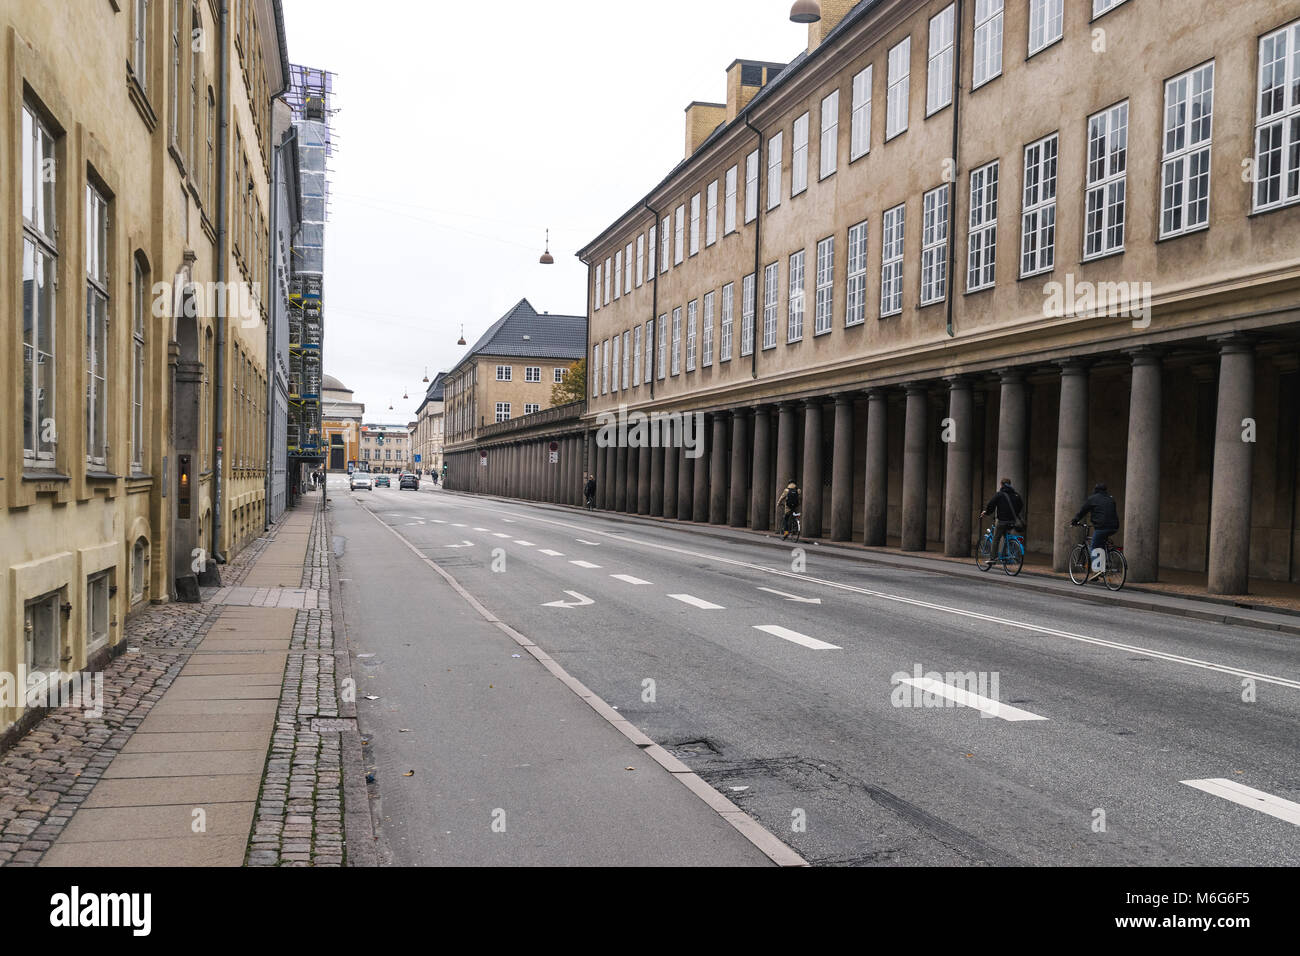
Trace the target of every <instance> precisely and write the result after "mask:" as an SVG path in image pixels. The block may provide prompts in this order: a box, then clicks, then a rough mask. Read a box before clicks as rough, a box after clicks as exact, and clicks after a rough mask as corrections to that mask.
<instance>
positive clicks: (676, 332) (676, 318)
mask: <svg viewBox="0 0 1300 956" xmlns="http://www.w3.org/2000/svg"><path fill="white" fill-rule="evenodd" d="M671 365H672V368H671V371H670V374H671V375H673V376H674V377H676V376H678V375H680V374H682V307H681V306H680V305H679V306H677V308H675V309H673V340H672V360H671Z"/></svg>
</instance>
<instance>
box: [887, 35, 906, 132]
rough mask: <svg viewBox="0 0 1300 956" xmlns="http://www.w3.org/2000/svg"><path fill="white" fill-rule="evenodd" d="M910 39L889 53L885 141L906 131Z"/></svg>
mask: <svg viewBox="0 0 1300 956" xmlns="http://www.w3.org/2000/svg"><path fill="white" fill-rule="evenodd" d="M911 61H912V38H911V37H908V38H907V39H906V40H904V41H903V42H902V43H900V44H898V45H897V46H895V47H894V48H893V49H892V50H890V51H889V90H888V93H887V95H886V97H885V139H890V138H892V137H894V136H897V135H898V134H899V133H902V132H904V131H905V130H906V129H907V101H908V90H909V88H910V86H911V80H910V72H911Z"/></svg>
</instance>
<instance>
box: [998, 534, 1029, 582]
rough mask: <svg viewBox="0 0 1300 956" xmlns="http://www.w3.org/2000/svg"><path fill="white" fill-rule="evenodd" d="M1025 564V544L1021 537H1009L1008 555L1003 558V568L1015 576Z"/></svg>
mask: <svg viewBox="0 0 1300 956" xmlns="http://www.w3.org/2000/svg"><path fill="white" fill-rule="evenodd" d="M1024 566H1025V546H1024V544H1023V543H1022V542H1021V540H1020V539H1019V538H1007V556H1006V557H1005V558H1003V559H1002V570H1003V571H1005V572H1006V573H1007V574H1008V575H1010V576H1011V577H1013V578H1014V577H1015V576H1016V575H1017V574H1019V573H1020V569H1021V568H1023V567H1024Z"/></svg>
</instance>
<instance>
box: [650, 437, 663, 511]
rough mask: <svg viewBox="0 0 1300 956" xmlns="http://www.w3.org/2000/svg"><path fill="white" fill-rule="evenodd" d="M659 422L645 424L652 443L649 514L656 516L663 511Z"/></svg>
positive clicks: (661, 449)
mask: <svg viewBox="0 0 1300 956" xmlns="http://www.w3.org/2000/svg"><path fill="white" fill-rule="evenodd" d="M660 424H662V423H660V422H650V424H649V425H648V426H647V428H649V430H650V434H651V435H652V436H653V438H652V441H653V443H654V447H653V448H651V449H650V514H652V515H654V516H655V517H656V518H657V517H661V516H662V515H663V513H664V447H663V434H662V432H663V429H662V428H660V427H659V426H660Z"/></svg>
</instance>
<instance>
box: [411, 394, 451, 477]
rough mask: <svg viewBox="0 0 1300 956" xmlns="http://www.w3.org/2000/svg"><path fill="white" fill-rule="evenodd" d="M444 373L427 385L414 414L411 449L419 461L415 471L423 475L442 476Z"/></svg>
mask: <svg viewBox="0 0 1300 956" xmlns="http://www.w3.org/2000/svg"><path fill="white" fill-rule="evenodd" d="M446 378H447V373H446V372H439V373H438V374H437V375H435V376H434V378H433V381H432V382H430V383H429V388H428V390H427V391H426V392H425V393H424V401H422V402H421V403H420V407H419V408H418V409H416V413H415V427H414V429H413V430H412V432H411V438H412V442H413V445H412V448H413V450H414V453H415V454H416V455H419V456H420V460H419V461H418V462H416V468H417V470H419V471H421V472H423V473H425V474H437V475H441V474H442V462H443V455H442V451H443V439H444V423H445V417H446V416H445V415H444V404H443V383H444V382H445V380H446Z"/></svg>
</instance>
